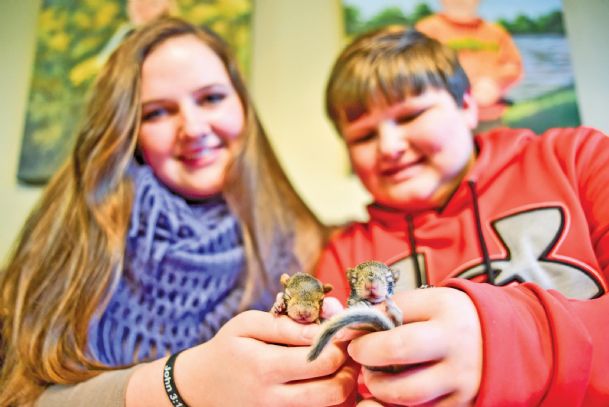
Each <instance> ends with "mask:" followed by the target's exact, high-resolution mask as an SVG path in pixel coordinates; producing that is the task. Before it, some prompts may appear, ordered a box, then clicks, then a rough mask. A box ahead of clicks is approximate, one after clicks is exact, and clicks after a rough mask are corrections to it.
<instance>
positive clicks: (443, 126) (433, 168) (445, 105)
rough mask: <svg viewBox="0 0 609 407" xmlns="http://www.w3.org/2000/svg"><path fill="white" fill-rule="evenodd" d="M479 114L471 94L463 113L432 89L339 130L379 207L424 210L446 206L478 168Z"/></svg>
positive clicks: (379, 106) (377, 108) (380, 106)
mask: <svg viewBox="0 0 609 407" xmlns="http://www.w3.org/2000/svg"><path fill="white" fill-rule="evenodd" d="M476 114H477V109H476V105H475V103H474V102H473V100H472V98H471V96H470V95H469V94H468V95H466V96H465V101H464V104H463V107H462V108H459V107H458V106H457V104H456V102H455V101H454V99H453V98H452V97H451V95H450V94H449V93H448V92H447V91H445V90H439V89H428V90H426V91H424V92H423V93H421V94H420V95H418V96H411V97H408V98H407V99H405V100H404V101H401V102H398V103H394V104H391V105H387V104H385V103H382V102H379V103H373V104H371V105H370V106H369V109H368V110H367V111H365V112H363V113H362V114H361V115H359V116H358V117H353V118H352V120H351V121H347V120H342V121H341V122H340V129H341V133H342V135H343V137H344V139H345V142H346V144H347V148H348V151H349V157H350V159H351V163H352V165H353V168H354V170H355V172H356V173H357V175H358V176H359V178H360V179H361V181H362V182H363V184H364V186H365V187H366V189H368V191H370V193H371V194H372V195H373V197H374V198H375V200H376V202H377V203H379V204H382V205H385V206H389V207H392V208H399V209H410V210H423V209H431V208H437V207H440V206H442V205H443V204H444V203H445V202H446V200H447V199H448V197H449V196H450V194H451V193H452V192H453V190H454V189H455V188H456V187H457V185H458V183H459V181H460V180H461V178H462V177H463V175H465V172H466V171H467V170H468V169H469V167H470V165H471V164H472V163H473V161H474V143H473V139H472V134H471V129H472V128H474V127H475V126H476V122H477V119H476Z"/></svg>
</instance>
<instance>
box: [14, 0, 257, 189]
mask: <svg viewBox="0 0 609 407" xmlns="http://www.w3.org/2000/svg"><path fill="white" fill-rule="evenodd" d="M127 1H132V0H43V1H42V4H41V8H40V12H39V16H38V32H37V44H36V56H35V63H34V67H33V72H32V79H31V84H30V94H29V100H28V106H27V114H26V121H25V129H24V135H23V142H22V148H21V156H20V160H19V170H18V175H17V176H18V179H19V181H20V182H23V183H27V184H44V183H46V182H47V181H48V179H49V178H50V177H51V176H52V174H53V173H54V172H55V171H56V169H57V168H58V167H59V166H60V165H61V163H62V162H63V161H64V160H65V159H66V157H67V155H68V154H69V151H70V149H71V147H72V144H73V142H74V137H75V131H76V128H77V126H78V125H79V117H80V114H81V109H82V107H83V104H84V102H85V99H86V95H87V91H88V89H89V87H90V86H91V84H92V82H93V79H94V78H95V76H96V74H97V72H98V70H99V68H100V66H101V64H103V62H104V59H105V58H106V57H107V56H108V55H109V54H110V53H111V52H112V50H113V48H114V47H115V46H116V45H117V43H119V42H120V40H121V38H120V36H118V35H117V33H120V32H121V29H123V28H124V27H125V26H128V24H129V18H128V13H127V11H126V3H127ZM143 1H149V0H143ZM174 3H175V4H174V6H175V10H173V11H174V12H173V13H172V14H179V15H181V16H184V18H186V19H187V20H189V21H191V22H193V23H195V24H199V25H206V26H208V27H210V28H211V29H213V30H214V31H216V32H217V33H218V34H220V35H221V36H222V37H223V38H224V39H225V40H226V41H227V42H228V43H229V44H230V45H231V46H232V48H233V50H235V53H236V55H237V58H238V60H239V62H240V64H241V67H242V69H243V71H244V73H245V74H246V76H247V70H248V69H247V68H248V65H249V59H250V52H251V46H250V26H251V14H252V1H251V0H177V1H175V2H174ZM125 32H127V31H125ZM117 38H118V39H117ZM112 41H115V42H116V44H111V43H112Z"/></svg>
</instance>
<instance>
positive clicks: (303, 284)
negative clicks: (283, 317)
mask: <svg viewBox="0 0 609 407" xmlns="http://www.w3.org/2000/svg"><path fill="white" fill-rule="evenodd" d="M398 277H399V272H398V271H396V270H393V269H391V268H390V267H388V266H387V265H385V264H384V263H381V262H378V261H367V262H364V263H361V264H359V265H357V266H356V267H355V268H352V269H348V270H347V279H348V281H349V286H350V288H351V294H350V296H349V299H348V300H347V305H348V308H347V309H346V310H344V311H342V312H340V313H338V314H336V315H335V316H333V317H332V318H330V319H329V320H327V321H325V322H324V323H323V326H324V327H323V329H322V331H321V333H320V334H319V335H318V337H317V338H316V340H315V342H314V343H313V345H312V348H311V351H310V352H309V354H308V356H307V359H308V360H309V361H313V360H315V359H316V358H317V357H318V356H319V355H320V354H321V352H322V351H323V349H324V348H325V347H326V345H327V344H328V343H329V342H330V340H331V339H332V337H333V336H334V335H336V334H337V333H338V331H340V330H341V329H343V328H345V327H348V326H351V327H354V328H355V329H360V330H366V331H370V332H374V331H383V330H389V329H392V328H395V327H396V326H399V325H401V324H402V311H401V310H400V309H399V308H398V307H397V306H396V305H395V303H394V302H393V300H392V299H391V296H392V295H393V290H394V287H395V283H396V281H397V280H398ZM280 282H281V284H282V285H283V286H284V292H282V293H279V294H277V298H276V301H275V304H274V305H273V308H272V309H271V312H272V313H273V314H275V315H280V314H287V315H288V316H289V317H290V318H292V319H293V320H295V321H297V322H301V323H310V322H317V323H319V322H320V314H321V307H322V303H323V298H324V295H325V294H326V293H328V292H330V291H331V290H332V286H331V285H329V284H322V283H321V282H320V281H319V280H317V279H316V278H315V277H313V276H311V275H310V274H306V273H296V274H294V275H293V276H291V277H290V276H288V275H287V274H283V275H282V276H281V279H280ZM383 302H384V304H385V307H386V312H387V315H388V316H387V315H385V314H384V313H382V312H381V311H379V310H378V309H377V308H376V307H373V305H375V304H380V303H383Z"/></svg>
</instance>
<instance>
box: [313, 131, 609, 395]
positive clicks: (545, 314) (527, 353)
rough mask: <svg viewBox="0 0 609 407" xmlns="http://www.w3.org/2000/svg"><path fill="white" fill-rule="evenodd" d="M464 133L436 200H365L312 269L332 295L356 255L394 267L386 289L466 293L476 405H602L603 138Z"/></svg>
mask: <svg viewBox="0 0 609 407" xmlns="http://www.w3.org/2000/svg"><path fill="white" fill-rule="evenodd" d="M475 141H476V146H477V154H478V157H477V161H476V164H475V165H474V167H473V168H472V169H471V170H470V171H469V172H468V173H467V174H466V175H465V177H464V179H463V181H462V183H461V184H460V185H459V187H458V188H457V190H456V191H455V192H454V194H453V195H452V197H451V198H450V200H449V201H448V202H447V204H446V205H445V206H444V207H443V208H441V209H439V210H428V211H424V212H417V213H409V212H408V211H402V210H396V209H391V208H386V207H380V206H378V205H375V204H371V205H370V206H369V207H368V212H369V215H370V220H369V221H368V222H367V223H354V224H351V225H349V226H348V227H347V228H345V229H344V230H343V231H341V232H340V233H339V234H337V235H336V236H335V237H334V238H333V239H332V241H331V242H330V244H329V245H328V247H327V248H326V250H325V251H324V254H323V255H322V258H321V260H320V263H319V266H318V269H317V271H318V273H317V276H318V277H319V278H320V279H321V280H322V281H323V282H325V283H331V284H333V285H334V287H335V288H334V291H333V295H335V296H337V297H338V298H339V299H340V300H341V301H342V302H343V303H344V302H345V301H346V298H347V297H348V295H349V286H348V283H347V281H346V278H345V271H346V270H347V268H351V267H354V266H355V265H357V264H358V263H361V262H363V261H366V260H379V261H383V262H385V263H387V264H388V265H390V266H392V267H393V268H397V269H399V270H400V280H399V281H398V289H397V290H396V291H400V290H405V289H414V288H416V287H418V286H420V285H422V284H433V285H436V286H448V287H454V288H457V289H460V290H463V291H464V292H466V293H467V294H468V295H469V296H470V297H471V299H472V300H473V302H474V303H475V305H476V307H477V311H478V314H479V317H480V322H481V327H482V334H483V343H484V345H483V346H484V350H483V351H484V364H483V372H482V375H483V376H482V383H481V387H480V392H479V395H478V398H477V405H480V406H502V405H510V406H514V405H546V406H579V405H585V406H601V405H602V406H607V405H609V376H608V373H607V372H609V295H605V293H606V292H607V288H608V287H609V137H607V136H605V135H604V134H602V133H600V132H598V131H596V130H593V129H590V128H583V127H581V128H576V129H553V130H549V131H547V132H546V133H544V134H543V135H542V136H537V135H535V134H534V133H532V132H531V131H529V130H513V129H499V130H495V131H492V132H490V133H486V134H481V135H478V136H477V137H476V138H475ZM414 253H416V256H414V255H413V254H414ZM415 259H416V260H415ZM487 283H490V284H487ZM405 312H407V310H405Z"/></svg>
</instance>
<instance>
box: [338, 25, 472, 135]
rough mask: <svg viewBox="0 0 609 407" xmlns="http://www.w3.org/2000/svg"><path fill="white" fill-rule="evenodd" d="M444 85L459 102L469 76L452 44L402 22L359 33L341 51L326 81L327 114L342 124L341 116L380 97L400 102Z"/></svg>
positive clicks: (362, 108) (364, 107)
mask: <svg viewBox="0 0 609 407" xmlns="http://www.w3.org/2000/svg"><path fill="white" fill-rule="evenodd" d="M430 87H432V88H439V89H446V90H447V91H448V92H449V93H450V94H451V96H452V97H453V99H454V100H455V102H456V103H457V105H458V106H462V105H463V95H464V94H465V92H466V91H467V90H468V89H469V80H468V79H467V76H466V74H465V71H463V68H462V67H461V65H460V64H459V61H458V59H457V54H456V53H455V52H454V51H453V50H451V49H450V48H448V47H446V46H444V45H442V44H440V43H439V42H438V41H436V40H434V39H432V38H429V37H427V36H425V35H424V34H422V33H420V32H418V31H415V30H413V29H408V28H406V27H403V26H387V27H384V28H381V29H378V30H374V31H371V32H368V33H365V34H363V35H361V36H360V37H357V38H356V39H355V40H354V41H353V42H352V43H350V44H349V45H348V46H347V47H346V48H345V49H344V50H343V51H342V52H341V53H340V55H339V56H338V58H337V60H336V62H335V64H334V66H333V68H332V71H331V74H330V78H329V79H328V83H327V86H326V113H327V114H328V117H329V118H330V119H331V120H332V121H333V123H334V125H335V127H337V129H338V122H339V120H340V119H341V117H340V116H341V115H342V114H344V113H347V112H349V111H351V110H355V111H365V110H367V109H368V107H369V106H370V105H371V104H373V103H376V102H378V101H379V100H381V101H383V102H386V103H388V104H391V103H396V102H399V101H401V100H404V99H405V98H407V97H409V96H418V95H420V94H421V93H423V92H424V91H425V90H426V89H427V88H430Z"/></svg>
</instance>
